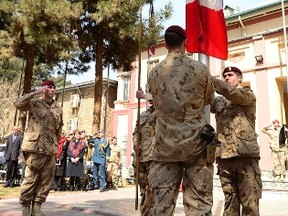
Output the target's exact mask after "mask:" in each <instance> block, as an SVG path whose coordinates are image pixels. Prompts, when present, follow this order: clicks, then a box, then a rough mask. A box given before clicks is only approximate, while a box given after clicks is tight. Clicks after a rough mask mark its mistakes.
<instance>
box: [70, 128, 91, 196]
mask: <svg viewBox="0 0 288 216" xmlns="http://www.w3.org/2000/svg"><path fill="white" fill-rule="evenodd" d="M86 148H87V145H86V143H85V141H84V140H83V139H81V133H80V132H79V131H75V132H74V139H73V140H71V141H70V143H69V146H68V150H67V157H68V166H67V176H68V177H70V183H69V184H70V190H72V191H74V190H78V189H79V184H80V177H81V176H82V175H83V172H84V163H83V157H84V154H85V150H86Z"/></svg>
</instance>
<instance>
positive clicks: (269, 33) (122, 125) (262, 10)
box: [113, 0, 288, 170]
mask: <svg viewBox="0 0 288 216" xmlns="http://www.w3.org/2000/svg"><path fill="white" fill-rule="evenodd" d="M284 5H285V16H284V19H283V15H282V8H281V1H277V2H272V3H266V4H265V5H262V6H258V7H254V8H251V9H249V10H245V11H235V10H233V9H232V8H230V7H225V9H227V11H226V12H227V13H226V18H225V19H226V25H227V34H228V40H229V41H228V42H229V43H228V44H229V45H228V50H229V55H228V59H227V60H226V61H222V60H219V59H215V58H212V57H210V58H209V61H208V63H207V64H208V66H209V69H210V73H211V74H212V75H213V76H215V77H218V78H222V77H221V73H222V71H223V69H224V68H225V67H228V66H236V67H238V68H240V69H241V70H242V72H243V76H244V79H243V83H242V85H243V86H247V87H250V88H251V89H252V90H253V92H254V93H255V95H256V98H257V113H256V132H257V133H258V141H259V145H260V149H261V161H260V166H261V169H263V170H265V169H267V170H269V169H272V161H271V157H270V149H269V145H268V142H269V138H268V136H266V135H264V134H263V133H262V132H261V131H262V129H263V127H265V126H268V125H270V124H271V123H272V120H273V119H278V120H279V121H280V124H285V123H286V122H288V115H287V114H288V98H287V96H288V95H287V94H288V93H287V86H288V83H287V53H286V52H285V40H284V38H285V37H284V31H283V29H285V31H286V26H287V25H286V23H287V22H288V19H287V13H288V1H287V0H286V1H284ZM283 20H285V28H283V26H284V25H283ZM175 24H177V23H176V22H175ZM215 31H217V29H215ZM286 43H287V42H286ZM286 46H287V44H286ZM166 55H167V50H166V48H165V46H164V42H163V41H160V42H159V43H158V44H157V45H156V47H155V55H153V56H151V57H149V55H148V51H147V50H144V51H143V52H142V59H141V77H140V83H141V87H142V89H143V90H146V85H147V74H148V73H149V71H150V70H151V69H152V68H153V67H154V66H155V64H157V63H159V62H161V61H162V60H163V59H164V58H165V57H166ZM191 58H193V59H199V55H198V54H191ZM200 59H201V58H200ZM132 66H133V69H132V70H131V71H129V72H123V71H118V93H117V100H116V101H115V110H114V111H113V122H114V123H113V135H117V137H118V143H119V145H120V146H121V147H122V148H123V149H124V150H125V151H124V152H125V155H126V161H125V165H126V166H127V167H130V166H131V162H132V158H131V153H132V152H133V147H132V146H133V143H132V133H133V130H134V128H135V124H136V120H137V110H138V100H137V99H136V98H135V93H136V90H137V89H138V82H139V81H138V78H139V77H138V74H139V73H138V68H139V66H138V61H135V62H134V63H133V65H132ZM146 106H147V105H146V103H145V101H144V100H142V101H141V103H140V107H141V109H140V110H141V112H142V111H144V110H145V109H146ZM286 113H287V114H286ZM210 123H211V124H212V125H213V126H215V118H214V116H213V115H212V114H210Z"/></svg>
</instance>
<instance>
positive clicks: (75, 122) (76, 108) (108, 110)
mask: <svg viewBox="0 0 288 216" xmlns="http://www.w3.org/2000/svg"><path fill="white" fill-rule="evenodd" d="M94 86H95V82H94V81H88V82H82V83H77V84H72V85H69V86H66V88H65V91H64V97H63V102H62V95H63V88H58V89H57V98H56V100H57V101H58V102H59V103H60V105H62V106H63V120H64V126H63V130H64V131H66V132H69V131H73V130H75V129H80V130H85V131H86V133H87V134H93V133H95V131H92V118H93V109H94ZM107 90H108V94H107ZM116 97H117V81H115V80H109V82H108V80H107V79H105V78H104V79H103V96H102V108H101V125H100V128H101V129H106V137H110V136H111V128H112V111H113V109H114V103H113V102H114V101H115V100H116ZM107 98H108V100H107ZM106 102H107V103H106ZM62 103H63V104H62Z"/></svg>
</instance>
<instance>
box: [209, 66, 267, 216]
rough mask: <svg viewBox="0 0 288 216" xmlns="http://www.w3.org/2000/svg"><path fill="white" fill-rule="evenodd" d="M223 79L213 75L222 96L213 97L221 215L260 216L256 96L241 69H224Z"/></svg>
mask: <svg viewBox="0 0 288 216" xmlns="http://www.w3.org/2000/svg"><path fill="white" fill-rule="evenodd" d="M223 77H224V80H225V82H224V81H222V80H218V79H216V78H214V77H213V78H212V82H213V84H214V87H215V90H216V92H217V93H219V94H220V95H222V96H218V97H216V98H215V99H214V101H213V103H212V105H211V112H212V113H215V118H216V123H217V134H218V140H219V142H221V146H220V147H219V149H217V152H216V157H217V162H218V166H219V171H220V173H219V175H220V180H221V184H222V190H223V192H224V195H225V206H224V214H223V215H224V216H231V215H233V216H239V215H240V212H241V210H240V208H241V206H242V215H245V216H249V215H250V216H257V215H259V199H260V197H261V190H262V182H261V172H260V168H259V159H260V150H259V145H258V143H257V134H256V133H255V118H256V117H255V112H256V98H255V95H254V93H253V92H252V91H251V90H250V89H248V88H242V87H241V86H240V83H241V81H242V72H241V71H240V70H239V69H238V68H236V67H228V68H225V70H224V71H223Z"/></svg>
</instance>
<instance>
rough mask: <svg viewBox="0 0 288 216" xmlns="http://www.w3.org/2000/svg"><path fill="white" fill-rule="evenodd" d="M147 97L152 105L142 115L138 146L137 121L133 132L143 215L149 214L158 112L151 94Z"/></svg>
mask: <svg viewBox="0 0 288 216" xmlns="http://www.w3.org/2000/svg"><path fill="white" fill-rule="evenodd" d="M146 99H147V100H148V102H149V103H150V104H151V106H150V107H149V108H148V109H147V110H146V111H144V112H142V113H141V115H140V132H139V137H140V142H139V144H140V146H139V147H138V146H137V138H138V128H137V123H136V127H135V130H134V133H133V143H134V146H133V149H134V151H135V153H136V154H137V155H138V156H139V179H138V180H139V186H140V192H141V197H142V199H141V203H140V211H141V215H142V216H149V209H147V207H148V205H147V203H146V202H147V187H148V173H149V165H150V163H151V161H152V150H153V147H154V144H153V140H154V136H155V124H156V112H155V109H154V107H153V99H152V96H151V94H148V95H146Z"/></svg>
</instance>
